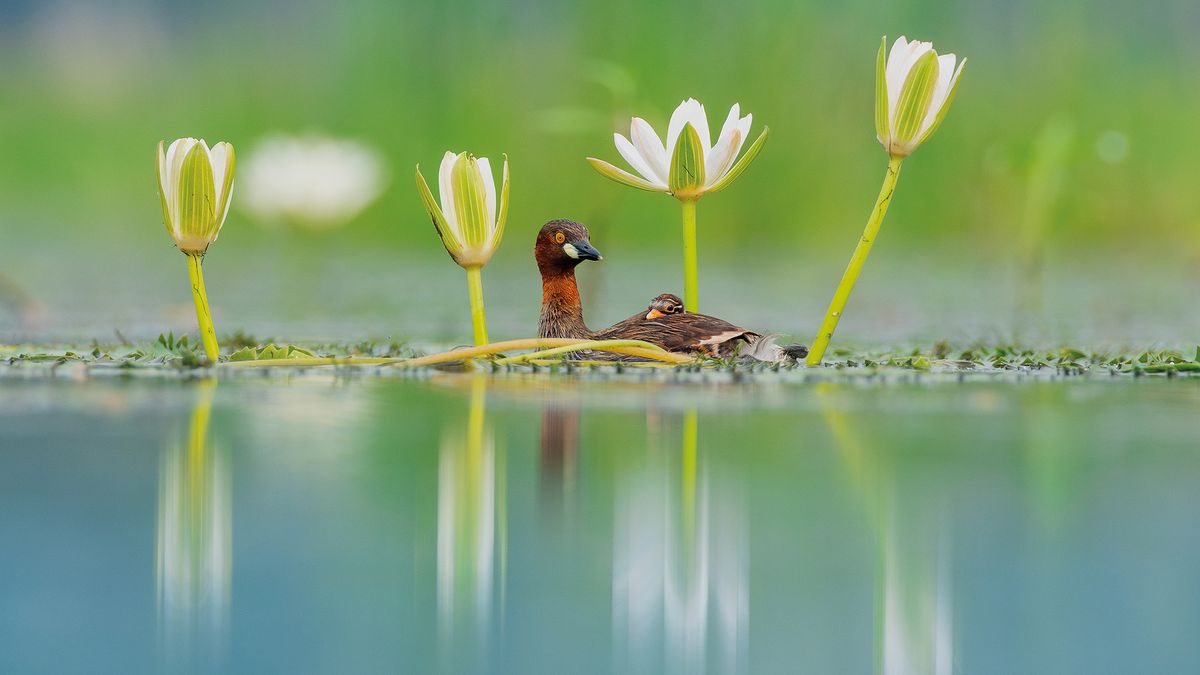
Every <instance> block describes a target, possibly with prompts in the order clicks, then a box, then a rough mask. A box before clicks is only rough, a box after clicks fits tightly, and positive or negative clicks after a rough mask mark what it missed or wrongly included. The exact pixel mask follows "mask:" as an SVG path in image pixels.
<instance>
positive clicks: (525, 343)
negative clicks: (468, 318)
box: [222, 338, 693, 368]
mask: <svg viewBox="0 0 1200 675" xmlns="http://www.w3.org/2000/svg"><path fill="white" fill-rule="evenodd" d="M607 342H621V343H626V344H633V345H635V346H624V347H622V346H605V343H606V341H601V340H576V339H574V338H525V339H521V340H505V341H502V342H493V343H491V344H487V345H480V346H478V347H460V348H458V349H451V350H450V351H446V352H440V353H438V354H429V355H427V356H418V357H415V358H411V359H393V358H361V357H353V358H351V357H324V358H322V357H314V358H303V359H263V360H260V361H227V362H225V363H223V364H222V365H223V366H230V367H251V368H253V367H260V368H261V367H266V366H296V367H300V366H306V367H307V366H367V365H372V366H374V365H385V366H396V367H401V368H412V367H417V366H432V365H437V364H439V363H453V362H455V361H466V360H467V359H472V358H476V357H480V356H491V355H492V354H496V353H498V352H505V351H512V350H518V349H543V350H552V349H554V348H556V347H569V346H570V347H574V348H575V349H576V350H578V349H597V350H602V351H611V352H615V353H618V354H628V355H630V356H640V357H643V358H648V359H659V360H660V361H664V362H667V363H669V364H677V363H692V362H693V360H692V359H691V358H690V357H688V356H685V355H683V354H675V353H672V352H668V351H666V350H664V349H663V348H662V347H659V346H657V345H654V344H651V343H649V342H641V341H639V340H612V341H607ZM543 355H544V352H542V353H533V354H527V355H523V356H526V357H529V358H539V357H541V356H543ZM608 365H612V364H611V363H608ZM626 365H637V364H633V363H630V364H626ZM643 365H645V364H643Z"/></svg>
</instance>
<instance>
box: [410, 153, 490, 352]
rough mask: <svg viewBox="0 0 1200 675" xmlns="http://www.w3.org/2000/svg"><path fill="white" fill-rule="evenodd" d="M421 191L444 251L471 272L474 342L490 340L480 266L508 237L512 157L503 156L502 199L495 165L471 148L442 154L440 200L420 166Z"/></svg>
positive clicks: (439, 178) (469, 276) (418, 178)
mask: <svg viewBox="0 0 1200 675" xmlns="http://www.w3.org/2000/svg"><path fill="white" fill-rule="evenodd" d="M417 190H418V192H419V193H420V195H421V201H422V202H424V204H425V210H426V211H427V212H428V213H429V217H430V218H431V219H432V220H433V226H434V228H436V229H437V233H438V236H439V237H441V239H442V245H443V246H445V247H446V252H447V253H449V254H450V257H451V258H453V259H454V262H456V263H458V265H459V266H460V267H462V268H463V269H465V270H466V271H467V286H468V289H469V292H470V299H471V323H472V326H473V327H474V331H475V344H477V345H483V344H487V341H488V339H487V320H486V318H485V315H484V308H483V280H482V275H481V270H482V269H483V266H484V265H486V264H487V262H488V261H489V260H491V258H492V254H493V253H495V251H496V248H497V247H499V246H500V239H501V237H503V236H504V224H505V222H506V221H507V219H508V156H507V155H505V156H504V168H503V175H502V178H501V184H500V199H499V203H497V200H496V182H495V180H494V179H493V178H492V165H491V163H490V162H489V161H488V160H487V158H486V157H479V158H476V157H475V156H474V155H472V154H471V153H468V152H460V153H454V152H447V153H446V154H445V155H444V156H443V157H442V165H441V167H440V169H439V170H438V194H439V196H440V197H441V199H440V200H438V199H435V198H434V196H433V193H432V192H431V191H430V190H429V185H428V184H427V183H426V182H425V177H424V176H422V175H421V167H420V166H419V165H418V166H417Z"/></svg>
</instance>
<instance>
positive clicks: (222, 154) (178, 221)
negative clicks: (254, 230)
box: [158, 138, 234, 255]
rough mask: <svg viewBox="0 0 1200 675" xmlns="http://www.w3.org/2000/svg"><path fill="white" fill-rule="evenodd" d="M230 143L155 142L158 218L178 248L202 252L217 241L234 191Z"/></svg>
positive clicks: (189, 252)
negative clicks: (159, 199) (167, 145)
mask: <svg viewBox="0 0 1200 675" xmlns="http://www.w3.org/2000/svg"><path fill="white" fill-rule="evenodd" d="M233 168H234V156H233V146H232V145H230V144H228V143H225V142H221V143H217V144H216V145H214V146H213V147H212V148H211V149H210V148H209V147H208V144H207V143H205V142H204V141H203V140H197V139H195V138H181V139H179V140H177V141H175V142H173V143H171V145H170V147H168V148H167V149H166V151H164V150H163V144H162V143H161V142H160V143H159V144H158V194H159V196H160V197H161V198H162V210H163V223H164V224H165V225H166V226H167V234H169V235H171V238H172V239H174V240H175V245H176V246H178V247H179V250H180V251H183V252H184V253H187V254H189V255H199V254H202V253H204V252H205V251H206V250H207V249H208V247H209V245H210V244H212V243H213V242H214V241H216V240H217V234H218V233H220V231H221V226H222V225H223V224H224V223H225V216H226V215H227V214H228V213H229V201H230V197H231V196H232V194H233Z"/></svg>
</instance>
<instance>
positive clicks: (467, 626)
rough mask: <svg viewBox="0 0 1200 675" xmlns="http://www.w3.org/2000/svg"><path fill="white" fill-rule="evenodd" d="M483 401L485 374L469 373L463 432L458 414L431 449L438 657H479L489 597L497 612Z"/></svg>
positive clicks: (492, 462) (501, 568)
mask: <svg viewBox="0 0 1200 675" xmlns="http://www.w3.org/2000/svg"><path fill="white" fill-rule="evenodd" d="M486 406H487V379H486V378H485V377H484V376H482V375H476V376H474V377H473V378H472V380H471V384H470V403H469V408H468V410H467V414H466V425H465V430H464V428H463V426H462V421H461V420H460V421H458V422H457V423H456V424H454V425H453V426H451V427H448V428H447V429H446V430H445V431H444V432H443V434H442V438H441V448H440V450H439V452H438V492H437V615H438V634H439V636H438V637H439V643H440V645H441V648H442V658H443V660H444V662H446V661H450V662H453V661H456V660H458V659H460V658H461V657H462V655H463V654H469V653H470V652H472V651H474V652H478V654H479V655H480V656H481V657H482V656H485V655H486V652H487V650H488V639H489V628H490V626H489V624H490V621H491V619H492V615H493V607H492V604H493V601H495V600H497V599H498V602H499V604H500V606H499V608H498V610H497V611H499V612H500V613H503V611H504V585H505V562H506V559H507V530H506V517H507V514H506V512H505V510H506V492H505V469H504V455H503V453H502V452H500V453H498V452H497V450H496V439H495V434H494V433H493V431H492V429H491V427H490V426H489V425H488V424H487V420H486ZM497 540H498V541H497ZM468 645H470V646H471V647H470V648H468V649H463V648H462V647H464V646H468Z"/></svg>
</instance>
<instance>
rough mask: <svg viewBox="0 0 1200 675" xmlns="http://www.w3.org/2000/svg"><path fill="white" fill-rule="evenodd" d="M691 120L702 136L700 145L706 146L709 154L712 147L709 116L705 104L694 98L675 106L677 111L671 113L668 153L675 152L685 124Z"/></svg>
mask: <svg viewBox="0 0 1200 675" xmlns="http://www.w3.org/2000/svg"><path fill="white" fill-rule="evenodd" d="M689 122H690V123H691V125H692V128H693V129H695V130H696V133H697V134H698V135H699V136H700V145H701V146H703V147H704V152H705V154H708V150H709V149H710V148H711V147H712V143H710V142H709V135H708V117H706V116H705V114H704V106H702V105H700V102H699V101H697V100H696V99H694V98H689V99H688V100H686V101H684V102H683V103H680V104H679V107H677V108H675V112H673V113H671V122H670V123H669V124H668V125H667V154H669V155H673V154H674V152H675V144H676V143H677V142H678V141H679V134H680V132H682V131H683V126H684V125H685V124H687V123H689Z"/></svg>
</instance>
